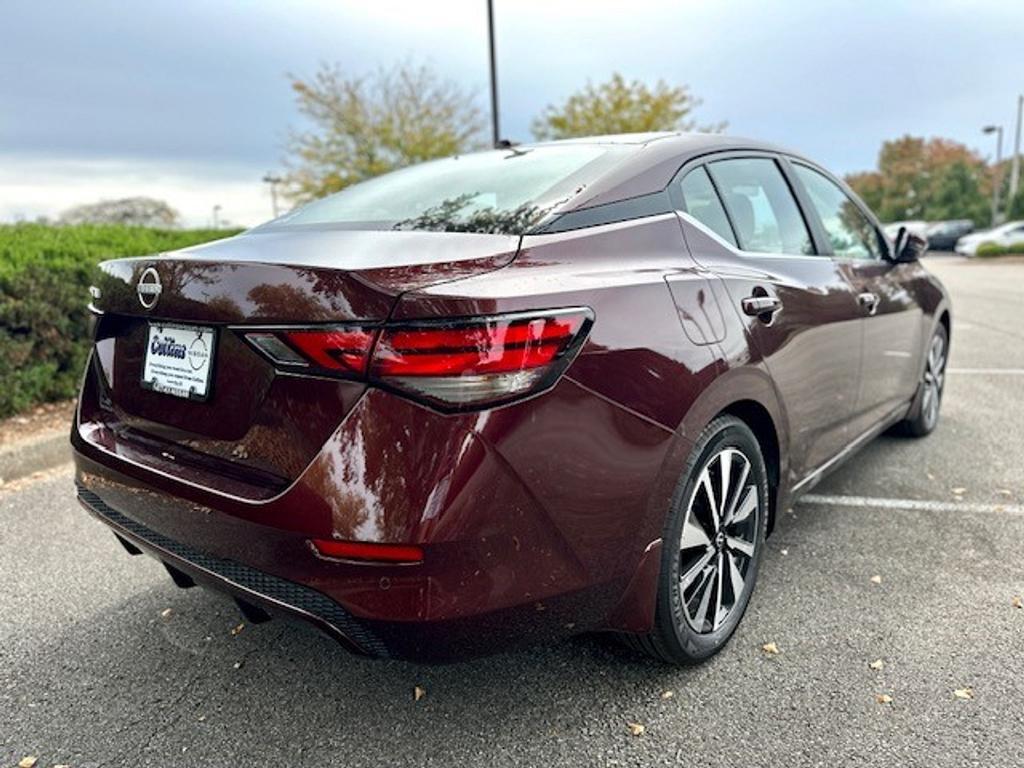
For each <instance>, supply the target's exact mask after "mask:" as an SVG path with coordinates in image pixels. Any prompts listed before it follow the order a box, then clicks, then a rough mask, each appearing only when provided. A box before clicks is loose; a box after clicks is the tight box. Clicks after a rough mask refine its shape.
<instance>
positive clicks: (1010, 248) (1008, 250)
mask: <svg viewBox="0 0 1024 768" xmlns="http://www.w3.org/2000/svg"><path fill="white" fill-rule="evenodd" d="M1010 254H1016V255H1024V243H1013V244H1012V245H996V244H995V243H982V244H981V245H979V246H978V251H977V255H978V256H1008V255H1010Z"/></svg>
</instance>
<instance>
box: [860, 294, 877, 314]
mask: <svg viewBox="0 0 1024 768" xmlns="http://www.w3.org/2000/svg"><path fill="white" fill-rule="evenodd" d="M857 302H858V303H859V304H860V305H861V306H862V307H864V309H866V310H867V311H868V314H869V315H873V314H875V312H877V311H878V294H877V293H871V292H870V291H865V292H864V293H859V294H857Z"/></svg>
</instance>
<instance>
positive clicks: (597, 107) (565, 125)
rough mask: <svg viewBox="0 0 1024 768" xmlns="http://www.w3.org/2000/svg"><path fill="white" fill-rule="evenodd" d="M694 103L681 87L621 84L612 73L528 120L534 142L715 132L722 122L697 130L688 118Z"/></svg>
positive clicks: (698, 104)
mask: <svg viewBox="0 0 1024 768" xmlns="http://www.w3.org/2000/svg"><path fill="white" fill-rule="evenodd" d="M700 103H701V102H700V100H699V99H697V98H695V97H694V96H693V94H691V93H690V89H689V87H687V86H685V85H680V86H675V87H672V86H669V85H668V84H667V83H666V82H665V81H664V80H659V81H658V82H657V83H656V84H655V86H654V88H648V87H647V85H645V84H644V83H642V82H640V81H639V80H633V81H631V82H628V83H627V82H626V80H625V78H624V77H623V76H622V75H620V74H619V73H618V72H616V73H614V74H613V75H612V77H611V79H610V80H608V81H607V82H605V83H601V84H600V85H596V86H595V85H593V84H592V83H589V82H588V83H587V85H586V87H585V88H583V90H581V91H577V92H576V93H574V94H572V95H571V96H570V97H569V98H568V99H566V100H565V102H564V103H563V104H561V105H559V106H555V105H548V107H547V108H545V110H544V111H543V112H542V113H541V114H540V116H539V117H538V118H536V119H535V120H534V121H533V125H532V130H533V135H534V136H535V137H536V138H537V139H541V140H544V139H571V138H573V137H575V136H596V135H602V134H613V133H634V132H646V131H692V130H704V131H713V132H714V131H721V130H724V128H725V123H720V124H718V125H713V126H706V127H704V128H700V129H698V128H697V124H696V122H695V121H694V120H692V119H690V114H691V113H692V112H693V110H694V109H696V108H697V107H698V106H700Z"/></svg>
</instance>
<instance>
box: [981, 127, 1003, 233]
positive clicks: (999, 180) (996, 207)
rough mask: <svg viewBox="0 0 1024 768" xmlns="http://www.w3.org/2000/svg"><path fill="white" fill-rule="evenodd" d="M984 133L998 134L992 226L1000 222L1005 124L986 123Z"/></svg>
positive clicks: (993, 185) (993, 184)
mask: <svg viewBox="0 0 1024 768" xmlns="http://www.w3.org/2000/svg"><path fill="white" fill-rule="evenodd" d="M981 132H982V133H985V134H988V133H994V134H996V137H997V138H996V172H995V174H994V177H993V180H992V226H993V227H994V226H996V225H998V224H999V187H1001V186H1002V184H1003V169H1002V167H1001V166H1000V164H1001V163H1002V162H1003V126H1001V125H986V126H985V127H984V128H982V129H981Z"/></svg>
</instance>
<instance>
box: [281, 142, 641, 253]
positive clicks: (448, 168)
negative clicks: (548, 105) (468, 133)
mask: <svg viewBox="0 0 1024 768" xmlns="http://www.w3.org/2000/svg"><path fill="white" fill-rule="evenodd" d="M628 151H629V150H628V149H627V148H625V147H622V146H608V145H604V146H602V145H599V144H566V145H557V146H544V147H530V148H512V149H502V150H491V151H487V152H477V153H474V154H469V155H459V156H456V157H449V158H445V159H444V160H434V161H431V162H428V163H422V164H420V165H414V166H412V167H409V168H405V169H402V170H399V171H394V172H392V173H388V174H385V175H384V176H378V177H377V178H375V179H370V180H369V181H364V182H362V183H360V184H353V185H352V186H350V187H346V188H345V189H343V190H342V191H341V192H338V193H336V194H333V195H330V196H329V197H325V198H323V199H322V200H316V201H314V202H312V203H309V204H308V205H305V206H303V207H301V208H298V209H297V210H295V211H292V212H291V213H288V214H285V215H284V216H282V217H280V218H278V219H275V220H274V221H272V222H270V223H269V224H267V225H266V226H267V227H268V228H274V229H276V228H279V227H297V226H304V225H343V226H344V225H347V226H346V227H345V228H352V229H356V228H360V229H362V228H372V229H420V230H433V231H441V232H489V233H496V234H521V233H523V232H526V231H527V230H529V229H530V228H531V227H533V226H534V225H535V224H537V223H538V222H539V221H540V220H541V219H543V218H544V217H545V216H546V215H547V214H548V213H550V212H551V211H553V210H554V209H555V208H557V207H558V206H559V205H561V204H563V203H565V202H566V201H568V200H569V199H570V198H571V197H573V196H575V195H576V194H578V193H579V192H580V191H582V190H583V189H584V188H585V187H586V186H587V185H588V184H590V183H591V182H592V181H593V180H594V179H596V178H597V177H598V176H600V175H601V174H603V173H604V172H605V171H607V170H608V168H610V167H611V166H612V165H613V164H615V163H616V162H618V160H619V159H620V158H621V157H622V156H623V154H624V153H625V152H628Z"/></svg>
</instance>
